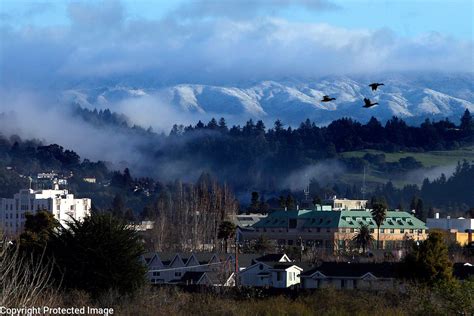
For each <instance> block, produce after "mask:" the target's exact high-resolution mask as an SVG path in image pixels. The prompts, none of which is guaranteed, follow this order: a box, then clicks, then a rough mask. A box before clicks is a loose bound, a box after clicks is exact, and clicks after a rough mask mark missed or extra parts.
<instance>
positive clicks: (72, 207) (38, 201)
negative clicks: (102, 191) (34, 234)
mask: <svg viewBox="0 0 474 316" xmlns="http://www.w3.org/2000/svg"><path fill="white" fill-rule="evenodd" d="M41 210H45V211H47V212H50V213H52V214H53V215H54V218H56V219H57V220H58V221H59V223H60V224H61V225H63V226H65V227H67V225H68V221H70V220H71V218H73V219H76V220H82V219H83V218H84V217H86V216H88V215H90V211H91V200H90V199H87V198H85V199H76V198H74V195H73V194H71V193H69V192H68V191H67V190H60V189H59V186H58V185H57V184H56V185H55V186H54V189H51V190H36V191H35V190H32V189H23V190H20V192H19V193H16V194H15V195H14V197H13V198H11V199H9V198H2V199H1V200H0V228H1V229H2V231H3V233H4V235H6V236H9V237H14V236H17V235H18V234H20V233H21V232H22V231H23V228H24V225H25V221H26V218H25V214H26V213H31V214H34V213H36V212H38V211H41Z"/></svg>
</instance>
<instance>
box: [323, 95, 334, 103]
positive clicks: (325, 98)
mask: <svg viewBox="0 0 474 316" xmlns="http://www.w3.org/2000/svg"><path fill="white" fill-rule="evenodd" d="M333 100H336V98H330V97H329V96H328V95H325V96H323V99H322V100H321V102H329V101H333Z"/></svg>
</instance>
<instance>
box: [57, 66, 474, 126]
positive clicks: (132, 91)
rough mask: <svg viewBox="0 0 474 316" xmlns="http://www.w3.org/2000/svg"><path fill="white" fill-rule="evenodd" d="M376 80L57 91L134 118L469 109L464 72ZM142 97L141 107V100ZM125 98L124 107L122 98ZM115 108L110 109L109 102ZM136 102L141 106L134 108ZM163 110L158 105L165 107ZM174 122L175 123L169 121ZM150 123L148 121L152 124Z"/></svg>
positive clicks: (473, 101) (407, 115) (358, 115)
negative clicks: (142, 114) (370, 103)
mask: <svg viewBox="0 0 474 316" xmlns="http://www.w3.org/2000/svg"><path fill="white" fill-rule="evenodd" d="M376 77H377V78H369V77H366V76H365V77H361V76H354V77H348V76H331V77H324V78H320V79H312V80H308V79H305V80H296V79H290V80H288V79H287V80H281V81H261V82H255V83H245V84H239V85H227V86H219V85H203V84H178V85H174V86H164V87H153V86H142V87H139V88H137V87H136V86H130V85H127V84H124V83H117V84H116V85H115V86H103V87H101V88H92V89H87V88H84V87H82V88H80V89H76V88H72V89H68V90H65V91H64V92H63V96H62V97H63V100H64V101H66V102H74V103H77V104H79V105H81V106H83V107H87V108H96V107H97V108H103V107H109V108H111V109H113V110H124V111H125V112H128V113H125V114H127V115H129V116H131V117H132V118H136V119H137V120H139V121H138V122H135V123H137V124H140V123H143V122H140V119H139V116H138V115H136V113H134V112H135V111H143V110H148V109H150V107H151V108H153V107H156V108H155V109H154V111H151V113H150V114H151V115H154V113H159V112H158V110H160V109H161V110H162V111H163V113H162V114H163V115H167V114H169V113H168V112H169V110H170V109H169V108H168V107H170V108H171V109H172V111H173V115H174V116H178V118H179V117H181V119H183V120H184V119H185V118H194V120H196V119H208V118H210V117H221V116H223V117H225V118H227V119H228V121H229V122H232V123H241V122H242V121H245V120H247V119H249V118H254V119H262V120H263V121H264V122H266V123H268V122H273V121H275V120H276V119H281V120H282V121H283V122H284V123H285V124H292V125H294V124H298V123H299V122H301V121H302V120H304V119H306V118H309V119H311V120H313V121H315V122H316V123H317V124H327V123H329V122H330V121H332V120H335V119H338V118H341V117H349V118H352V119H355V120H359V121H362V122H365V121H367V120H368V119H369V118H370V117H371V116H376V117H377V118H378V119H379V120H382V121H384V120H387V119H389V118H391V117H392V116H397V117H400V118H404V119H407V120H408V121H412V122H419V121H423V120H424V119H425V118H426V117H430V118H434V119H439V118H446V117H448V118H453V117H459V116H460V114H462V112H463V111H464V110H465V109H469V110H470V111H471V112H472V111H474V90H473V88H472V82H473V80H474V79H473V76H472V75H469V74H467V75H463V74H459V75H452V76H447V75H443V76H441V75H440V76H435V78H436V79H433V78H431V77H429V76H426V75H425V76H423V75H408V74H405V75H400V74H397V75H395V74H390V75H378V76H376ZM372 81H378V82H384V83H385V86H382V87H380V88H379V90H377V91H375V92H373V91H371V89H370V88H369V87H368V84H369V83H370V82H372ZM323 95H330V96H332V97H335V98H336V100H335V101H334V102H328V103H322V102H320V100H321V98H322V96H323ZM364 97H368V98H370V99H371V100H374V101H376V102H379V103H380V105H379V106H376V107H374V108H371V109H364V108H362V105H363V99H364ZM137 100H146V103H150V102H151V103H152V104H151V105H149V104H147V106H146V107H145V108H144V105H143V102H144V101H143V102H137ZM126 102H129V103H131V104H127V106H124V103H126ZM114 107H116V108H114ZM140 107H141V108H140ZM165 109H166V111H165ZM177 123H179V122H177ZM154 127H156V126H154Z"/></svg>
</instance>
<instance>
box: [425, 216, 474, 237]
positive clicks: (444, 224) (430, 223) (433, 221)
mask: <svg viewBox="0 0 474 316" xmlns="http://www.w3.org/2000/svg"><path fill="white" fill-rule="evenodd" d="M426 226H427V227H428V229H434V228H437V229H442V230H448V231H449V230H457V231H458V232H463V233H464V232H469V231H471V232H472V231H474V218H464V217H459V218H451V217H450V216H447V217H446V218H439V213H436V215H435V218H427V219H426Z"/></svg>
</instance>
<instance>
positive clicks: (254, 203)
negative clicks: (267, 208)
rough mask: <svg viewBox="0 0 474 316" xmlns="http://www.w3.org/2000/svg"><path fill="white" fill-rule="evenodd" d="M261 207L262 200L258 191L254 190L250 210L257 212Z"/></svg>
mask: <svg viewBox="0 0 474 316" xmlns="http://www.w3.org/2000/svg"><path fill="white" fill-rule="evenodd" d="M259 207H260V200H259V195H258V192H252V197H251V200H250V212H251V213H257V212H258V210H259Z"/></svg>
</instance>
